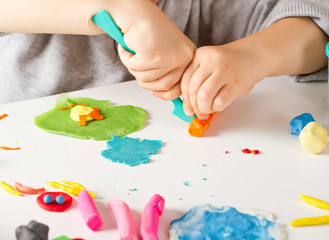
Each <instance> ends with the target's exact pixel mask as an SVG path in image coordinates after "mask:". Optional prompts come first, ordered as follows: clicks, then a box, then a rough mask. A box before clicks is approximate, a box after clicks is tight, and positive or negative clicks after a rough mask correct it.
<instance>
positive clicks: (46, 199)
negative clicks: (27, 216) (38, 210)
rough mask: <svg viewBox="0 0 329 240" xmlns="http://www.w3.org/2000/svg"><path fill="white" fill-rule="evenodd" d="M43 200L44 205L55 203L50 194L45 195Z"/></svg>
mask: <svg viewBox="0 0 329 240" xmlns="http://www.w3.org/2000/svg"><path fill="white" fill-rule="evenodd" d="M42 200H43V202H44V203H47V204H49V203H52V202H53V201H54V199H53V197H52V196H50V195H49V194H46V195H44V196H43V199H42Z"/></svg>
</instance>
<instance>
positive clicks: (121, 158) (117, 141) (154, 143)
mask: <svg viewBox="0 0 329 240" xmlns="http://www.w3.org/2000/svg"><path fill="white" fill-rule="evenodd" d="M107 147H108V149H106V150H104V151H102V156H103V157H105V158H107V159H109V160H110V161H112V162H119V163H124V164H126V165H128V166H137V165H139V164H141V163H147V162H149V161H150V158H149V155H152V154H155V153H157V152H158V150H159V149H160V147H162V141H161V140H147V139H143V140H141V141H140V139H139V138H130V137H122V138H120V137H118V136H113V137H112V139H111V140H110V141H107Z"/></svg>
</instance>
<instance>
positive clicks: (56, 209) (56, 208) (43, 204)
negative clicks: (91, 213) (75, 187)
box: [37, 192, 73, 212]
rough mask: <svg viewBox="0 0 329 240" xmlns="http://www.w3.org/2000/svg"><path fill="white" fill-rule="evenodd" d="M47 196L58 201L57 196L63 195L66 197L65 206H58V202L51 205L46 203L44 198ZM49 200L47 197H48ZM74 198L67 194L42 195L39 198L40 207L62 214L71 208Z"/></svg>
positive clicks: (49, 193)
mask: <svg viewBox="0 0 329 240" xmlns="http://www.w3.org/2000/svg"><path fill="white" fill-rule="evenodd" d="M46 195H49V196H51V198H52V199H56V197H57V196H59V195H62V196H63V197H64V200H65V202H64V203H63V204H58V203H57V202H56V201H51V202H50V203H46V202H44V197H45V196H46ZM46 198H47V197H46ZM72 201H73V198H72V197H71V196H70V195H68V194H67V193H65V192H45V193H42V194H40V195H39V196H38V197H37V203H38V205H39V206H40V207H41V208H43V209H45V210H47V211H52V212H62V211H64V210H66V209H67V208H69V207H70V206H71V204H72Z"/></svg>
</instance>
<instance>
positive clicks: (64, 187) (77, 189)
mask: <svg viewBox="0 0 329 240" xmlns="http://www.w3.org/2000/svg"><path fill="white" fill-rule="evenodd" d="M61 182H63V183H65V184H69V185H72V187H71V186H67V185H64V184H61V183H57V182H47V184H48V185H49V186H51V187H53V188H59V189H62V190H63V191H66V192H68V193H70V194H72V195H74V196H78V195H79V193H80V192H81V191H82V190H85V189H86V188H85V187H84V186H82V185H81V184H80V183H76V182H72V181H66V180H61ZM88 193H89V194H90V196H91V197H92V198H94V197H95V196H96V193H93V192H88Z"/></svg>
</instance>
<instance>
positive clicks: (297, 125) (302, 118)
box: [290, 113, 315, 136]
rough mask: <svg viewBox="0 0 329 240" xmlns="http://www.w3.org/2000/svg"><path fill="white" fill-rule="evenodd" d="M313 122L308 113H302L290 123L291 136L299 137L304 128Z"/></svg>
mask: <svg viewBox="0 0 329 240" xmlns="http://www.w3.org/2000/svg"><path fill="white" fill-rule="evenodd" d="M310 122H315V120H314V118H313V117H312V115H311V114H309V113H303V114H301V115H299V116H297V117H295V118H293V119H292V120H291V121H290V127H291V134H296V135H297V136H299V134H300V132H301V131H302V130H303V129H304V127H305V126H306V125H307V124H308V123H310Z"/></svg>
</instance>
